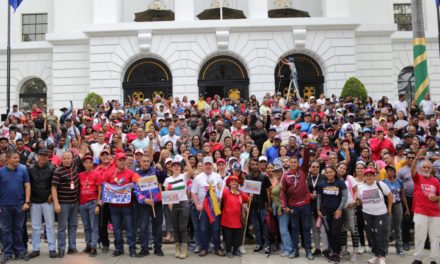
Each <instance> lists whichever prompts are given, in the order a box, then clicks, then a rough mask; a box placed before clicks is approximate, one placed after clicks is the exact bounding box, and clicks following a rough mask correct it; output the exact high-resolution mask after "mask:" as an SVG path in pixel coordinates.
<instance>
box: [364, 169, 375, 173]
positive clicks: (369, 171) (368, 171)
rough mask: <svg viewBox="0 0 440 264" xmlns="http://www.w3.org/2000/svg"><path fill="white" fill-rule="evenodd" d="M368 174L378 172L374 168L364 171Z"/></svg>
mask: <svg viewBox="0 0 440 264" xmlns="http://www.w3.org/2000/svg"><path fill="white" fill-rule="evenodd" d="M368 173H371V174H376V171H375V170H374V169H373V168H366V169H364V174H368Z"/></svg>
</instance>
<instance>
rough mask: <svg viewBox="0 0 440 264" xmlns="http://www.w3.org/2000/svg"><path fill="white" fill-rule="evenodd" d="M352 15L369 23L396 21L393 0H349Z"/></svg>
mask: <svg viewBox="0 0 440 264" xmlns="http://www.w3.org/2000/svg"><path fill="white" fill-rule="evenodd" d="M349 6H350V16H351V17H355V18H361V19H362V20H363V21H365V22H366V23H369V24H389V23H392V24H393V23H394V17H393V3H392V1H391V0H385V1H384V0H368V1H365V0H349Z"/></svg>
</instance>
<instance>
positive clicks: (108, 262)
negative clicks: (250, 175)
mask: <svg viewBox="0 0 440 264" xmlns="http://www.w3.org/2000/svg"><path fill="white" fill-rule="evenodd" d="M29 248H31V247H29ZM83 248H84V243H82V242H81V243H78V250H80V251H81V250H82V249H83ZM112 248H113V246H111V247H110V249H112ZM252 249H253V245H247V246H246V252H247V253H246V254H244V255H243V256H242V257H234V258H232V259H231V258H227V257H218V256H215V255H214V254H210V255H208V256H206V257H199V256H198V255H195V254H192V253H190V254H189V257H188V258H186V259H185V260H178V259H176V258H174V245H172V244H166V245H164V246H163V251H164V253H165V256H164V257H157V256H155V255H153V254H152V251H150V256H147V257H145V258H130V257H129V256H128V250H127V249H126V251H125V252H126V254H125V255H123V256H121V257H117V258H114V257H112V255H111V253H112V251H111V250H110V252H109V253H107V254H102V253H100V251H99V255H98V256H97V257H96V258H94V259H93V261H96V263H97V264H116V263H118V264H131V263H133V264H135V263H139V264H140V263H146V262H149V263H154V264H168V263H172V261H173V262H174V261H175V262H178V263H191V264H206V263H207V262H209V264H223V263H224V262H225V261H227V262H228V263H230V264H239V263H240V264H274V263H276V264H287V263H298V264H301V263H314V264H324V263H328V261H327V260H326V259H325V258H324V257H318V258H316V259H315V260H313V261H309V260H307V259H306V258H305V257H304V251H303V250H302V251H300V254H301V257H300V258H297V259H289V258H282V257H280V256H279V255H278V254H276V253H275V254H273V255H270V256H269V257H266V255H264V254H262V253H261V254H259V253H252ZM426 253H428V252H426ZM412 254H413V250H411V251H409V252H406V255H405V256H404V257H400V256H397V255H396V254H395V249H394V247H390V255H389V256H388V257H387V263H391V264H397V263H398V264H406V263H411V262H412V260H413V259H412ZM48 255H49V254H48V251H47V246H46V245H45V244H43V245H42V251H41V255H40V257H38V258H35V259H32V260H30V261H29V262H28V263H34V264H52V263H61V261H62V260H61V259H58V258H56V259H50V258H49V256H48ZM371 257H372V255H371V254H369V253H365V254H363V255H360V256H359V261H358V262H357V263H367V261H368V259H370V258H371ZM66 258H67V257H66ZM66 258H65V259H64V260H67V259H66ZM8 263H23V262H22V261H13V262H8ZM343 263H350V261H349V260H346V261H343ZM78 264H79V263H78Z"/></svg>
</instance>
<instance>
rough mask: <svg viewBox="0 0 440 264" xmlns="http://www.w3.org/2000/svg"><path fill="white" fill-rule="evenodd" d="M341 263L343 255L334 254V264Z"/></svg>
mask: <svg viewBox="0 0 440 264" xmlns="http://www.w3.org/2000/svg"><path fill="white" fill-rule="evenodd" d="M341 261H342V259H341V255H338V254H333V262H334V263H341Z"/></svg>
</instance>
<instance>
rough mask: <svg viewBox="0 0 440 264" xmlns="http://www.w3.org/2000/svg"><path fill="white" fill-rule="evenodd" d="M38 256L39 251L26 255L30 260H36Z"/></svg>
mask: <svg viewBox="0 0 440 264" xmlns="http://www.w3.org/2000/svg"><path fill="white" fill-rule="evenodd" d="M39 256H40V251H32V252H31V253H30V254H29V255H28V257H29V258H30V259H33V258H36V257H39Z"/></svg>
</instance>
